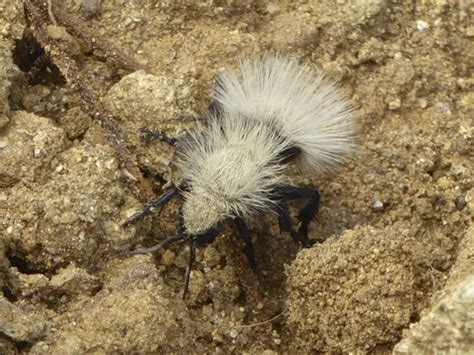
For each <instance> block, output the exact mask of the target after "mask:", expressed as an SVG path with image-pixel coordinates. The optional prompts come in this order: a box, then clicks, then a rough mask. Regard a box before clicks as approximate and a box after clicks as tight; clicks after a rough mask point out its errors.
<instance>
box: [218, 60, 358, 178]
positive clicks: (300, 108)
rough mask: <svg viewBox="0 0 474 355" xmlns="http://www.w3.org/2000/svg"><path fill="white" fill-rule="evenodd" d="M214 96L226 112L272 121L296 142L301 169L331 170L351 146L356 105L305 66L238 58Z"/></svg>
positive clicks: (352, 143)
mask: <svg viewBox="0 0 474 355" xmlns="http://www.w3.org/2000/svg"><path fill="white" fill-rule="evenodd" d="M214 97H215V99H216V100H217V101H218V102H219V103H220V105H221V106H222V108H223V109H224V110H225V111H226V112H228V113H230V116H234V115H241V116H243V117H248V118H252V119H255V120H260V121H267V122H268V121H270V122H271V123H272V124H274V125H275V126H276V127H279V128H280V129H281V131H282V133H283V134H284V135H285V136H286V137H287V138H288V139H289V140H291V141H293V142H294V144H295V145H296V146H297V147H299V148H300V149H301V150H302V152H303V154H301V156H300V159H299V160H298V163H299V166H300V168H301V169H302V170H305V171H309V172H325V171H328V170H331V169H332V168H333V167H334V166H335V165H336V164H337V163H339V162H340V161H341V160H342V159H344V157H345V156H346V155H347V153H349V152H351V151H352V150H353V149H354V142H353V136H354V130H355V124H354V112H353V111H354V110H353V106H352V105H351V103H350V101H349V100H348V99H347V97H346V96H345V95H344V93H343V91H342V90H341V89H340V88H338V87H337V86H336V85H335V84H333V83H332V82H331V81H330V80H328V79H327V78H325V77H324V75H323V74H321V73H318V72H315V71H313V70H311V69H310V68H309V67H308V66H301V65H298V64H297V63H296V62H295V61H293V60H291V59H287V58H283V57H280V56H273V55H266V56H264V57H263V58H262V59H260V60H257V61H254V62H251V61H243V62H241V75H240V76H238V75H235V74H234V73H230V72H225V73H223V74H221V75H220V77H219V79H218V83H217V85H216V86H215V88H214Z"/></svg>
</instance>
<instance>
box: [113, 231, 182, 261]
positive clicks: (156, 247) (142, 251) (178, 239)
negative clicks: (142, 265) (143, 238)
mask: <svg viewBox="0 0 474 355" xmlns="http://www.w3.org/2000/svg"><path fill="white" fill-rule="evenodd" d="M188 239H189V237H188V236H185V235H175V236H172V237H169V238H168V239H165V240H164V241H162V242H161V243H160V244H157V245H154V246H152V247H150V248H144V249H136V250H130V251H126V252H123V253H121V255H122V256H129V255H138V254H148V253H155V252H157V251H160V250H161V249H163V248H165V247H167V246H168V245H170V244H173V243H177V242H182V241H185V240H188Z"/></svg>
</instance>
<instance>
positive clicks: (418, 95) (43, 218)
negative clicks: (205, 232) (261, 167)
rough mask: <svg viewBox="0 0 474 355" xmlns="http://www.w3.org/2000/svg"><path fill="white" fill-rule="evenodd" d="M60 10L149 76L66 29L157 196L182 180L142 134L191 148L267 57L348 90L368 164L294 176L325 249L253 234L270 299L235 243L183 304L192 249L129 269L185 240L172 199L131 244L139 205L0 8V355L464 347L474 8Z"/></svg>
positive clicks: (382, 4)
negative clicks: (314, 203) (218, 79)
mask: <svg viewBox="0 0 474 355" xmlns="http://www.w3.org/2000/svg"><path fill="white" fill-rule="evenodd" d="M60 2H61V3H62V4H64V5H65V6H66V7H67V8H68V10H69V12H70V14H72V15H74V16H75V17H77V18H78V19H80V20H81V21H83V22H84V23H85V24H86V26H87V27H88V28H90V29H91V30H92V33H94V35H95V36H98V37H100V38H103V39H106V40H108V41H110V42H111V43H113V44H114V45H115V46H117V47H118V48H120V49H121V50H122V51H124V52H126V53H128V54H129V55H130V56H131V57H132V58H133V59H134V60H135V61H137V62H138V63H140V64H142V65H143V66H144V68H146V69H144V70H137V71H129V70H126V69H123V68H122V67H121V66H120V65H119V64H117V63H116V62H115V61H113V60H112V59H113V58H112V57H113V56H111V54H110V53H107V51H101V50H98V49H94V48H91V47H90V46H88V45H87V44H86V43H84V41H83V40H82V39H80V38H77V37H75V36H74V35H72V34H70V33H68V32H66V31H65V30H64V29H61V27H60V28H59V29H58V28H56V31H55V32H54V34H55V35H56V36H57V38H59V39H63V40H64V41H63V42H64V43H65V44H64V46H65V48H64V49H65V50H66V52H67V53H68V55H70V56H71V57H72V58H73V59H74V60H75V62H76V63H77V65H78V66H79V69H80V74H81V76H82V77H83V78H84V80H85V81H86V82H87V85H89V87H90V88H91V89H92V90H94V92H96V93H97V95H99V96H100V98H101V102H102V103H103V104H104V106H105V107H106V108H107V109H108V110H110V111H111V112H112V113H113V114H114V115H115V116H116V118H117V121H118V124H119V126H120V128H121V130H122V131H123V134H124V137H125V140H126V142H127V144H128V147H129V148H130V150H131V151H132V153H133V154H134V156H136V160H137V163H138V164H139V166H140V169H141V171H142V172H143V174H144V176H145V178H146V179H147V180H148V181H149V183H150V184H151V186H152V187H153V189H154V192H155V193H156V194H159V193H161V192H163V191H164V190H166V188H167V186H168V185H169V183H170V182H171V181H175V180H176V179H179V176H177V173H176V169H175V167H174V165H173V161H174V157H175V152H174V151H173V149H172V148H170V147H169V146H167V145H166V144H163V143H158V142H149V141H146V140H143V139H141V138H140V136H139V135H138V133H137V132H138V130H139V129H140V128H143V127H148V128H150V129H156V130H161V131H163V132H165V133H167V134H169V135H173V136H176V135H179V134H180V133H181V132H183V131H184V130H185V129H186V128H187V127H190V126H191V125H192V120H190V119H189V117H190V116H198V115H200V114H202V113H204V112H205V111H206V107H207V106H208V105H209V93H210V87H211V85H212V83H213V80H214V78H215V76H216V75H217V74H218V73H219V72H221V71H222V70H225V69H236V68H237V67H238V61H239V58H242V57H244V58H246V57H257V56H259V55H260V54H262V53H264V52H266V51H273V52H275V51H277V52H280V53H282V54H284V55H288V56H291V57H294V58H297V59H298V60H301V61H304V62H307V63H310V64H311V65H314V66H316V67H318V68H320V69H321V70H322V71H324V72H326V73H327V75H328V76H330V77H331V78H333V79H334V80H337V81H339V82H340V84H341V85H342V86H343V87H344V88H345V89H346V90H347V92H348V93H349V95H350V96H351V97H352V100H353V101H354V102H355V103H356V105H357V106H358V109H359V110H358V126H359V142H360V147H359V149H358V151H357V153H356V154H355V156H354V157H353V159H352V160H351V161H350V162H349V163H348V164H346V165H345V166H343V167H341V169H339V171H338V172H337V173H336V174H333V175H330V176H328V175H318V176H300V177H295V179H296V181H298V182H299V183H302V184H307V185H312V186H315V187H317V188H318V189H319V191H320V193H321V196H322V206H321V210H320V213H319V214H318V216H317V217H316V218H315V220H314V221H313V223H312V224H311V229H310V236H312V237H315V238H318V239H320V240H321V241H322V242H321V243H319V244H316V245H314V246H313V247H312V248H309V249H301V248H300V247H299V246H298V245H295V243H294V242H293V241H292V240H291V238H290V237H289V236H288V235H286V234H284V233H280V231H279V228H278V223H277V221H276V219H275V218H274V217H273V216H268V218H266V219H264V220H262V219H259V220H256V221H253V223H251V225H252V232H253V235H254V243H255V245H256V253H257V259H258V263H259V265H260V267H261V269H262V271H263V274H264V280H263V282H261V283H258V282H257V280H256V278H255V277H254V276H253V274H252V272H251V270H250V268H249V266H248V264H247V261H246V259H245V256H244V255H243V254H242V253H241V247H242V246H241V243H240V240H239V238H238V236H237V235H236V233H235V231H234V230H233V229H232V228H230V226H229V228H227V229H226V230H225V233H223V235H222V236H220V237H219V238H218V239H216V241H215V242H214V243H212V244H211V245H210V246H207V247H205V248H202V249H199V250H198V252H197V264H196V266H195V268H194V270H193V272H192V274H191V285H190V292H189V297H188V298H187V299H186V300H185V301H183V300H182V299H181V296H180V295H181V291H182V287H183V278H184V271H185V268H186V265H187V257H188V253H187V249H186V246H183V245H175V246H172V247H170V248H169V249H167V250H166V251H164V252H163V253H161V254H160V255H137V256H132V257H123V256H121V255H120V253H121V252H122V251H126V250H131V249H134V248H138V247H143V246H151V245H153V244H156V243H157V242H159V241H161V240H163V239H164V238H166V237H167V236H169V235H172V234H173V233H175V232H176V230H177V228H178V223H179V222H178V210H179V206H180V201H179V199H176V200H173V202H172V203H171V204H170V205H169V206H167V207H166V209H165V210H164V211H163V212H162V213H161V215H160V216H157V215H155V216H153V217H150V218H147V219H145V220H144V221H141V222H139V223H138V224H136V225H133V226H131V227H129V228H127V229H124V228H121V224H122V223H123V222H124V221H125V220H126V219H127V217H128V216H130V215H131V214H133V213H134V212H135V211H136V210H138V209H140V208H141V206H142V205H143V202H144V201H141V200H140V198H139V196H138V195H137V194H136V191H134V189H133V187H132V185H133V184H132V183H131V182H130V177H129V176H127V172H126V171H124V170H123V169H121V168H120V167H119V161H118V157H117V155H116V152H115V151H114V149H113V147H112V146H111V144H110V140H109V139H108V138H107V135H106V132H105V131H104V129H103V128H102V127H101V126H100V125H99V124H98V122H97V121H96V120H95V119H94V117H93V116H92V115H91V112H89V111H88V110H87V108H86V107H85V106H84V105H83V104H82V102H81V99H80V98H79V96H78V95H77V94H76V93H75V92H74V90H73V89H72V88H71V86H70V85H69V84H68V83H66V81H65V80H64V78H63V77H62V76H61V75H60V73H59V72H57V71H54V70H53V71H51V70H46V69H45V67H41V66H38V65H37V66H33V67H30V68H26V67H25V65H24V64H25V63H24V58H25V53H26V52H25V51H24V50H21V48H24V47H25V46H26V45H28V43H30V42H31V39H30V40H28V36H27V35H25V30H26V28H27V27H26V26H27V24H26V21H25V17H24V11H23V6H22V3H21V1H20V0H0V287H1V290H2V293H1V294H0V353H21V352H30V353H37V354H43V353H78V354H79V353H87V352H89V353H90V352H94V353H111V352H118V353H130V352H161V353H177V354H180V353H192V352H197V353H216V354H220V353H230V352H233V353H249V354H255V353H262V354H266V355H270V354H284V353H290V352H293V353H319V352H330V353H348V352H355V353H390V352H392V351H394V352H395V353H397V354H405V353H417V354H419V353H427V354H428V353H433V352H448V351H452V352H455V353H458V354H463V353H468V352H469V349H473V348H474V314H473V312H474V227H473V226H472V217H473V214H474V184H473V171H474V160H473V155H474V149H473V137H472V136H473V117H474V115H473V113H474V110H473V107H474V91H473V87H474V78H473V76H472V75H473V74H472V73H473V64H474V44H473V41H474V25H473V24H474V5H473V4H472V2H471V1H468V0H458V1H455V0H437V1H431V2H428V1H427V2H424V1H415V2H408V1H402V2H392V1H383V0H372V1H350V2H349V1H326V0H324V1H293V0H288V1H284V2H283V1H281V2H279V1H267V0H260V1H247V0H241V1H231V0H229V1H224V0H218V1H217V0H216V1H183V2H175V1H151V0H147V1H142V0H131V1H124V0H113V1H103V2H101V1H99V0H61V1H60ZM26 32H27V31H26ZM52 34H53V32H51V35H52ZM30 38H31V36H30ZM28 41H30V42H28ZM293 212H294V213H295V214H296V209H295V210H294V211H293Z"/></svg>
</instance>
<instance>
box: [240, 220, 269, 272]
mask: <svg viewBox="0 0 474 355" xmlns="http://www.w3.org/2000/svg"><path fill="white" fill-rule="evenodd" d="M234 223H235V226H236V227H237V231H238V232H239V234H240V236H241V237H242V239H243V240H244V249H243V252H244V254H245V256H246V257H247V259H248V261H249V264H250V267H251V268H252V271H253V272H254V274H255V275H256V276H257V279H258V280H259V281H261V280H262V273H261V272H260V269H259V268H258V265H257V262H256V260H255V250H254V248H253V244H252V236H251V234H250V231H249V229H248V227H247V225H246V224H245V222H244V220H243V219H242V218H240V217H235V218H234Z"/></svg>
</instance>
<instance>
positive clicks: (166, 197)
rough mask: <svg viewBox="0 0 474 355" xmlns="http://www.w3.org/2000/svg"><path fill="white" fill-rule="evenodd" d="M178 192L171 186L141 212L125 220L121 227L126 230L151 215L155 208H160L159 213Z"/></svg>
mask: <svg viewBox="0 0 474 355" xmlns="http://www.w3.org/2000/svg"><path fill="white" fill-rule="evenodd" d="M177 192H178V188H177V187H176V186H173V187H172V188H171V189H169V190H168V191H166V192H165V193H163V194H162V195H160V196H157V197H155V198H154V199H153V200H151V202H149V203H147V204H146V205H145V206H144V207H143V209H142V210H141V211H138V212H137V213H135V214H133V215H132V216H131V217H130V218H129V219H127V220H126V221H125V222H124V223H123V224H122V227H123V228H126V227H128V226H129V225H130V224H134V223H136V222H138V221H141V220H142V219H143V218H145V217H146V216H148V215H149V214H150V213H152V212H153V211H154V210H155V209H156V208H160V210H159V212H158V213H160V212H161V210H162V209H163V207H164V206H165V205H166V204H167V203H168V202H169V201H170V200H171V198H172V197H173V196H174V195H175V194H176V193H177Z"/></svg>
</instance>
